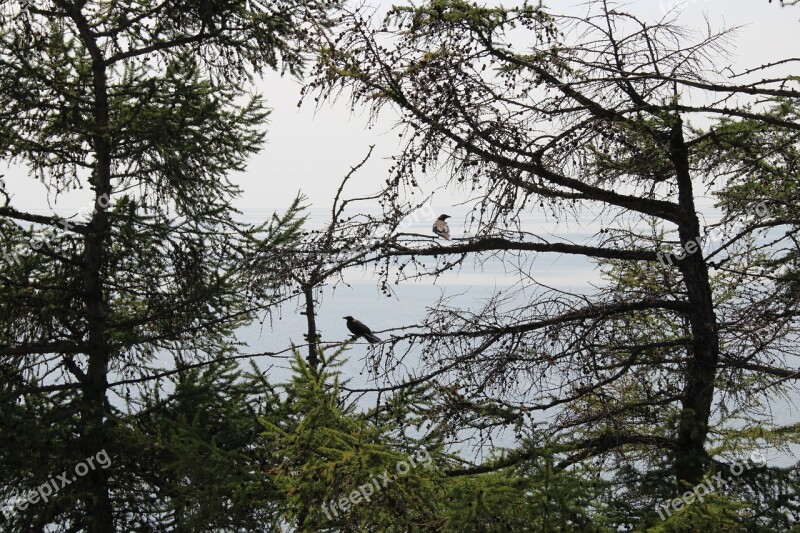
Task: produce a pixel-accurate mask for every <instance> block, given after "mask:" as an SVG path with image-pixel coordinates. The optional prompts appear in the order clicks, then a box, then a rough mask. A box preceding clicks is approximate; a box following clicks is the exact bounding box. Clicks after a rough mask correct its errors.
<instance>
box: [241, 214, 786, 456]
mask: <svg viewBox="0 0 800 533" xmlns="http://www.w3.org/2000/svg"><path fill="white" fill-rule="evenodd" d="M435 211H436V212H438V211H439V209H436V210H435ZM449 211H453V209H452V208H451V209H449ZM267 213H268V211H267V210H252V211H248V212H246V213H245V217H246V219H247V220H249V221H251V222H258V221H261V220H263V219H264V216H265V215H266V214H267ZM464 215H465V212H464V211H461V212H457V213H456V214H455V216H454V218H453V219H451V222H452V221H456V222H452V223H451V232H452V233H453V235H454V237H455V236H460V235H462V234H463V228H461V227H460V224H459V223H458V222H457V221H458V220H459V219H461V220H463V216H464ZM328 217H329V211H327V210H312V211H311V217H310V220H309V225H310V227H312V228H314V227H320V225H321V224H323V223H324V222H327V220H328ZM431 223H432V220H425V221H422V220H415V221H413V222H412V223H411V224H409V225H407V226H406V227H404V228H403V231H406V232H414V233H421V234H427V233H428V232H430V225H431ZM523 226H524V227H525V228H526V229H527V230H529V231H534V230H538V231H540V232H541V233H542V234H547V233H548V232H551V231H552V230H553V228H552V225H551V223H550V222H549V221H548V220H546V219H544V218H543V217H530V218H528V219H526V220H524V221H523ZM575 229H576V231H573V232H570V233H567V234H566V235H565V238H568V239H569V240H570V241H571V242H574V243H576V244H581V243H584V242H587V241H588V239H589V238H590V236H591V235H592V233H593V228H584V227H579V228H575ZM550 240H553V239H552V237H551V238H550ZM521 274H522V275H530V276H532V277H535V279H536V280H537V282H539V283H541V284H543V285H546V286H549V287H551V288H553V289H558V290H564V291H570V292H580V293H584V294H591V292H592V291H593V290H594V288H593V287H594V286H597V285H599V284H600V282H601V279H600V276H599V274H598V272H597V269H596V268H595V265H594V264H593V263H592V262H591V261H589V260H587V259H586V258H583V257H581V256H569V255H556V254H541V255H539V256H538V257H537V258H536V260H535V261H532V262H529V263H525V264H521V265H513V264H511V263H510V262H508V261H504V260H503V259H502V258H500V257H491V258H489V259H487V260H486V261H483V262H480V263H478V262H476V261H471V260H470V261H468V262H466V263H465V264H463V265H462V267H461V268H460V269H459V270H455V271H452V272H448V273H447V274H445V275H444V276H442V277H440V278H438V279H436V280H433V279H430V278H427V279H423V280H421V281H417V282H401V283H400V284H398V285H392V289H393V294H391V296H390V297H387V296H385V295H383V294H382V293H381V291H380V288H379V282H378V280H377V278H376V277H374V276H373V275H372V274H371V272H370V271H367V272H364V271H361V270H358V271H354V272H349V273H347V274H346V276H345V282H344V283H339V284H338V285H335V286H329V287H325V288H323V289H322V290H321V291H320V293H319V301H318V306H317V312H318V316H317V326H318V330H319V332H320V333H321V336H322V342H323V343H326V342H331V343H336V342H341V341H344V340H346V339H347V338H349V332H348V331H347V329H346V327H345V321H344V320H343V318H342V317H343V316H344V315H352V316H354V317H355V318H357V319H359V320H361V321H362V322H364V323H365V324H367V325H368V326H369V327H370V328H372V330H373V331H374V332H376V333H377V334H378V335H379V336H381V337H383V338H387V337H388V335H390V334H391V333H393V331H386V330H395V329H396V328H400V327H402V326H411V325H414V324H419V323H420V322H421V321H422V320H423V319H424V318H425V316H426V314H427V312H428V310H429V309H430V308H431V307H432V306H434V305H436V303H437V301H439V300H440V299H441V298H451V300H450V305H452V306H459V307H463V308H472V309H476V308H480V307H481V306H482V304H483V302H482V301H483V300H484V299H485V298H488V297H489V296H491V295H492V294H493V293H494V292H496V291H499V292H501V293H502V292H506V291H510V290H512V289H513V288H514V286H515V285H517V284H518V283H519V279H520V275H521ZM389 279H390V280H392V279H394V278H393V277H392V276H390V278H389ZM298 305H302V302H298V303H297V304H287V305H284V306H283V307H282V308H281V309H280V310H279V311H277V312H276V313H275V314H274V315H273V316H272V320H271V323H270V321H269V319H267V321H265V323H264V325H263V326H259V325H257V324H256V325H251V326H249V327H247V328H244V329H242V330H241V331H240V332H239V335H238V338H239V340H241V341H243V342H246V343H247V344H248V345H249V347H250V350H251V352H255V353H258V352H274V351H279V350H282V349H285V348H286V347H288V346H290V345H291V344H292V343H294V344H297V345H300V344H303V342H304V341H303V334H304V333H305V331H306V318H305V316H303V315H301V314H300V311H301V309H300V308H299V307H298ZM370 350H371V348H370V347H369V345H368V344H366V343H365V342H359V343H355V344H353V345H351V347H350V349H349V351H348V352H347V354H346V355H347V357H348V360H347V362H346V364H345V365H344V367H343V368H342V371H343V377H344V378H345V379H347V380H349V383H348V386H349V387H352V388H368V387H370V386H372V387H374V386H375V385H376V383H375V381H374V380H372V379H371V378H370V376H371V374H370V372H369V368H368V365H367V356H368V354H369V353H370ZM303 353H305V352H303ZM415 357H416V356H415V355H414V354H413V353H412V354H410V357H407V358H406V359H405V360H404V362H403V363H404V364H403V365H401V366H400V372H398V373H396V375H395V377H394V382H397V381H399V380H401V379H402V378H403V377H405V376H406V375H409V374H411V375H416V373H417V372H419V371H421V364H420V361H419V360H418V359H415ZM256 361H257V363H258V364H259V366H261V367H262V368H269V369H270V370H269V373H270V376H271V379H272V380H273V382H275V383H278V382H284V381H286V380H288V379H289V377H290V368H289V365H290V361H291V355H290V354H285V355H283V356H279V357H277V358H273V357H269V358H257V359H256ZM379 384H385V383H384V382H382V381H381V382H379ZM361 401H362V403H363V404H364V405H365V406H366V405H367V404H370V403H371V402H372V401H373V397H371V396H369V395H367V396H365V397H364V398H362V400H361ZM772 413H773V416H774V418H775V421H776V423H784V424H785V423H789V422H791V421H792V420H793V419H795V418H796V412H795V407H794V405H793V404H792V403H791V401H789V400H786V399H776V400H774V401H773V404H772ZM540 416H545V418H540V419H539V420H541V421H545V422H546V415H540ZM495 444H497V445H501V446H511V445H513V436H512V435H508V434H504V435H500V436H499V438H498V439H497V440H495ZM793 449H794V451H795V452H797V451H798V448H797V447H793ZM473 453H475V454H476V455H480V453H479V452H474V450H473ZM766 456H767V459H768V461H769V463H770V464H775V465H779V466H790V465H792V464H794V462H795V458H794V456H793V455H792V453H786V452H780V451H777V450H767V451H766Z"/></svg>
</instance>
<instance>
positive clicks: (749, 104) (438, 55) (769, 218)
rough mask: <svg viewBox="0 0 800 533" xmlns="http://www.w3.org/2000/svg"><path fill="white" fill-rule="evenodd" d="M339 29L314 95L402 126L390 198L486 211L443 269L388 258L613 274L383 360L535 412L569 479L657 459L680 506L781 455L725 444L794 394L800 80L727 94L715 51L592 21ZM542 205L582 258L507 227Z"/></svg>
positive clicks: (717, 36) (439, 328) (450, 9)
mask: <svg viewBox="0 0 800 533" xmlns="http://www.w3.org/2000/svg"><path fill="white" fill-rule="evenodd" d="M343 27H344V29H342V30H341V31H340V32H339V33H338V35H337V37H336V38H335V39H332V40H330V41H327V42H326V43H325V45H324V46H323V47H322V50H321V53H320V58H321V59H320V61H319V62H318V64H317V67H316V70H315V77H314V79H313V81H312V82H311V83H310V84H309V86H308V88H307V91H308V92H309V93H313V92H317V93H320V94H321V95H322V96H323V97H327V98H334V97H336V96H337V95H340V94H343V93H342V88H344V89H346V90H347V92H346V93H344V94H348V95H350V96H351V97H352V100H353V103H354V104H364V105H368V106H371V108H372V110H373V111H374V112H376V113H377V112H378V111H379V110H381V109H383V108H384V107H388V106H393V107H394V108H395V109H397V110H398V111H399V112H400V113H401V114H402V126H403V127H404V130H403V131H404V133H405V135H406V139H407V144H406V145H405V148H404V150H403V152H402V154H401V155H400V157H398V159H397V163H396V165H395V166H394V167H393V170H392V172H393V176H392V178H391V180H390V181H391V182H392V183H394V184H395V189H394V191H393V193H394V194H396V195H399V194H400V193H401V192H402V189H403V188H404V187H406V188H408V189H411V190H414V189H417V188H418V187H419V185H418V179H417V178H418V174H419V173H420V172H425V171H426V170H427V169H432V168H436V169H438V168H440V167H444V168H446V169H447V170H448V171H449V173H448V179H447V180H446V181H447V184H448V185H451V186H461V187H466V188H467V189H468V190H470V191H472V192H473V195H476V196H477V197H479V198H480V200H479V201H478V202H477V203H476V206H475V210H474V213H475V214H476V218H477V221H476V223H475V224H474V225H473V228H474V230H475V231H474V235H473V236H472V237H470V238H467V239H464V240H463V241H461V242H457V243H455V244H453V245H452V246H450V247H448V248H447V249H446V250H443V249H442V248H441V247H430V246H424V245H423V246H419V245H418V244H414V243H409V242H404V241H403V239H400V238H398V239H395V240H394V242H391V243H389V244H388V245H387V246H389V247H390V248H392V251H391V252H390V254H391V255H394V256H396V257H398V261H403V259H402V258H405V257H408V256H411V257H412V258H418V257H422V256H433V257H440V256H445V259H444V260H445V261H459V260H460V259H461V258H463V257H465V256H466V255H467V254H504V255H505V256H507V255H512V254H513V255H516V256H522V257H526V256H529V255H532V254H549V253H557V254H573V255H577V256H583V257H586V258H590V259H591V260H593V261H599V262H606V263H608V264H611V265H612V268H611V269H610V272H609V275H608V276H607V278H606V280H607V283H606V285H605V286H604V287H602V288H601V289H600V290H598V291H596V292H594V293H592V294H589V295H585V294H570V293H565V292H563V291H555V290H550V289H549V288H547V287H544V286H541V285H539V284H537V283H536V281H535V274H534V273H533V272H528V271H523V272H521V274H522V279H531V278H533V280H532V281H530V282H529V283H528V286H527V287H526V288H527V289H528V294H530V293H531V292H532V291H533V292H534V296H533V297H528V296H520V298H525V299H526V301H527V303H526V305H516V306H513V307H508V308H506V307H504V306H503V304H502V302H503V299H502V298H500V297H499V296H498V297H497V298H495V299H493V300H492V301H491V302H489V303H488V304H487V305H486V306H485V307H484V308H482V309H476V310H467V309H461V308H447V307H445V306H440V307H438V308H437V309H435V310H434V311H433V312H432V313H431V315H430V316H429V317H428V319H427V321H426V323H425V324H423V325H422V327H419V328H417V329H413V330H410V331H408V332H407V333H406V334H405V335H403V336H399V337H397V338H395V339H394V341H393V344H392V346H402V343H406V342H408V343H413V344H417V345H420V346H421V347H422V351H423V360H424V361H427V367H426V368H427V370H428V372H429V373H428V376H429V377H431V379H432V376H438V378H437V379H439V378H441V377H442V376H444V375H447V376H449V379H450V382H451V383H452V384H453V385H454V386H455V387H456V388H458V390H459V391H460V393H461V396H462V397H463V399H464V402H463V403H465V404H472V405H486V404H487V403H488V404H493V405H498V406H503V407H504V408H505V409H508V410H511V411H515V412H516V413H518V416H510V417H509V419H510V420H518V419H519V416H522V415H524V414H526V413H531V412H544V413H546V414H550V415H551V420H552V424H551V425H550V428H549V432H550V434H551V437H552V440H553V441H554V442H555V443H556V444H557V446H558V447H559V448H558V452H559V454H560V457H561V458H562V459H561V461H560V462H559V465H558V466H560V467H562V468H563V467H566V466H568V465H571V464H575V463H579V462H584V461H587V460H589V459H591V458H597V459H598V460H602V459H603V458H616V461H615V464H616V467H617V468H618V467H619V466H620V465H624V464H627V463H631V462H637V463H638V462H643V463H645V464H656V463H658V462H660V461H662V460H663V459H666V460H667V464H668V468H669V472H670V473H671V475H672V479H673V483H672V485H671V489H667V490H675V489H680V488H682V486H683V484H684V483H688V484H690V485H694V484H696V483H698V482H699V481H700V480H701V479H702V478H703V477H704V475H706V473H707V472H708V471H709V469H710V468H711V467H712V464H713V463H714V461H715V460H722V461H728V462H730V461H733V460H734V459H735V457H736V456H737V454H741V453H743V452H746V451H747V450H748V449H751V448H752V447H754V446H758V445H763V444H764V442H765V441H766V442H770V441H771V439H773V438H774V437H776V436H777V435H778V434H781V435H782V439H783V440H782V442H784V443H787V442H794V441H796V439H797V432H796V428H795V427H794V426H791V425H788V426H785V427H779V426H772V425H769V424H763V431H754V430H753V429H754V428H752V427H747V428H746V429H745V430H743V431H737V430H736V428H735V427H734V424H735V421H737V420H741V419H743V418H745V419H748V420H753V419H758V420H759V421H760V422H761V423H764V422H766V420H764V419H763V418H761V417H760V415H759V409H760V407H761V406H762V405H764V404H768V403H769V402H770V399H771V398H773V397H774V396H773V395H774V394H775V393H776V392H777V391H778V390H779V387H784V388H785V389H784V390H796V388H795V384H796V380H797V378H798V377H800V376H798V374H797V372H796V371H795V370H794V369H793V368H792V366H791V363H790V360H791V356H793V355H796V354H797V343H796V338H797V333H798V299H797V296H798V293H797V291H796V290H795V289H794V287H795V286H796V281H795V280H796V277H795V274H794V273H796V270H794V271H793V270H791V265H793V264H796V257H797V246H798V245H797V241H796V234H797V231H798V224H797V220H796V216H794V215H792V214H791V213H795V212H796V211H797V200H798V198H797V196H796V194H794V193H793V192H792V193H788V194H787V193H786V192H781V191H793V190H795V189H793V187H792V183H794V181H795V180H796V168H795V166H796V165H795V163H794V161H795V157H794V154H795V152H796V150H797V134H798V131H800V125H799V124H798V121H797V108H796V104H797V99H798V97H800V91H799V90H798V88H797V84H796V80H794V79H793V78H790V77H785V76H779V75H775V76H770V75H769V74H767V73H766V72H765V71H768V70H769V69H770V67H769V66H765V67H760V68H757V69H754V70H750V71H745V72H743V73H741V74H740V75H733V74H729V73H728V72H727V71H725V70H723V69H721V68H720V67H718V65H719V64H720V62H719V59H718V58H719V56H721V55H724V54H725V46H727V43H728V42H729V40H730V38H731V35H730V34H729V33H728V32H725V31H723V32H720V33H709V34H706V35H703V36H702V37H701V38H700V39H699V40H698V42H696V43H694V42H689V34H688V33H687V32H686V31H685V30H684V29H682V28H678V27H674V26H671V25H670V24H669V23H668V22H665V21H662V22H659V23H650V22H646V21H642V20H640V19H638V18H637V17H635V16H634V15H633V14H631V13H627V12H625V11H622V10H620V9H619V8H617V7H616V6H611V5H609V3H608V2H593V3H592V4H591V10H590V12H589V15H588V17H587V18H586V20H576V19H575V18H573V17H567V16H565V17H561V16H558V15H552V14H550V13H547V12H546V11H545V10H544V9H543V8H541V7H540V6H531V5H525V6H522V7H517V8H502V7H492V8H488V7H480V6H478V5H476V4H472V3H469V2H465V1H461V0H431V1H429V2H426V3H424V4H423V5H422V6H420V7H398V8H395V9H394V10H392V12H391V13H390V15H389V16H388V17H387V19H386V20H385V21H384V22H383V23H374V22H373V21H371V20H370V19H369V18H368V17H365V16H364V15H363V14H362V13H361V12H359V11H357V10H356V11H354V12H352V13H350V14H349V17H348V20H347V21H346V22H345V23H344V25H343ZM777 64H780V62H777ZM756 168H757V169H759V172H761V173H765V174H767V173H768V177H767V178H768V179H767V181H766V182H758V181H756V179H755V178H753V177H751V176H752V174H751V172H752V171H753V170H754V169H756ZM756 183H763V184H762V186H761V194H756V191H757V190H758V189H757V187H756ZM704 187H705V188H707V190H709V191H710V193H711V194H714V195H716V196H717V198H718V202H719V206H720V207H721V209H722V210H723V213H724V219H723V223H722V225H720V226H719V227H718V228H711V227H709V226H706V227H705V228H704V226H703V224H702V223H701V220H702V218H703V217H702V215H703V213H702V210H701V208H700V206H699V204H698V200H699V198H700V197H701V196H703V192H702V191H703V188H704ZM757 204H758V205H762V206H763V207H764V208H765V212H764V213H757V212H756V211H755V210H754V209H753V208H754V206H756V205H757ZM544 208H548V209H549V211H550V212H551V214H552V215H554V216H556V217H559V218H560V219H562V220H580V217H581V216H582V215H590V214H591V215H592V216H598V217H600V220H601V221H602V222H603V226H604V227H603V229H602V230H601V231H600V232H599V233H598V234H597V235H596V236H595V238H594V239H593V240H591V241H590V242H587V243H582V244H575V243H571V242H566V241H560V242H559V241H554V240H547V239H545V238H544V237H542V236H540V235H536V234H531V233H529V232H526V231H524V228H520V227H519V225H516V226H515V225H514V224H515V223H519V220H520V217H521V216H522V215H524V214H525V213H532V212H538V210H539V209H544ZM711 229H715V232H714V236H715V237H716V239H718V240H719V242H714V243H708V244H706V246H708V245H709V244H710V249H709V250H706V249H705V247H703V245H702V244H700V245H698V243H703V239H704V238H705V237H707V236H708V235H707V232H708V231H710V230H711ZM764 231H767V236H768V238H769V239H770V240H769V242H768V243H767V244H764V243H763V242H761V241H759V235H762V234H761V233H759V232H764ZM699 248H703V249H702V250H699ZM767 268H768V269H771V271H765V270H764V269H767ZM389 349H390V350H391V349H392V347H389ZM426 354H427V355H428V356H431V357H430V358H429V359H426ZM476 424H477V422H476ZM709 448H713V449H714V450H715V451H712V452H711V453H709Z"/></svg>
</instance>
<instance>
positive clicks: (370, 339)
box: [364, 333, 381, 344]
mask: <svg viewBox="0 0 800 533" xmlns="http://www.w3.org/2000/svg"><path fill="white" fill-rule="evenodd" d="M364 338H365V339H367V341H368V342H369V343H370V344H377V343H379V342H381V339H380V337H378V336H377V335H374V334H372V333H367V334H365V335H364Z"/></svg>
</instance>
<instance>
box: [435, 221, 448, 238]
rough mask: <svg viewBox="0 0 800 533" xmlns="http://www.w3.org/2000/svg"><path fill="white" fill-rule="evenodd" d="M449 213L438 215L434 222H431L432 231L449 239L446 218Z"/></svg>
mask: <svg viewBox="0 0 800 533" xmlns="http://www.w3.org/2000/svg"><path fill="white" fill-rule="evenodd" d="M448 218H450V215H439V218H437V219H436V222H434V223H433V232H434V233H435V234H436V235H438V236H439V237H444V238H445V239H447V240H448V241H449V240H450V227H449V226H448V225H447V219H448Z"/></svg>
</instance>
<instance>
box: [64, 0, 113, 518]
mask: <svg viewBox="0 0 800 533" xmlns="http://www.w3.org/2000/svg"><path fill="white" fill-rule="evenodd" d="M73 20H74V21H75V23H76V25H77V27H78V31H79V33H80V36H81V39H82V41H83V43H84V45H85V46H86V49H87V51H88V52H89V54H90V56H91V59H92V83H93V92H94V102H93V115H94V131H93V135H92V144H93V145H94V146H93V149H94V155H95V164H94V169H93V171H92V177H91V184H92V186H93V188H94V193H95V198H94V200H95V205H94V210H93V212H92V218H91V221H90V223H89V227H88V231H87V234H86V237H85V241H84V242H85V249H84V277H83V290H84V295H83V298H84V303H85V305H86V318H87V326H88V328H87V330H88V331H87V341H88V342H87V343H88V349H87V357H88V361H87V365H88V366H87V371H86V378H87V380H86V382H85V383H84V385H83V387H82V402H81V403H82V406H81V421H82V427H81V446H80V448H81V450H82V452H83V453H84V455H85V456H86V457H89V456H95V455H96V454H97V453H99V452H100V451H101V450H104V449H105V445H106V436H105V428H104V424H103V422H104V418H105V412H106V404H107V398H106V391H107V389H108V380H107V374H108V360H109V357H110V355H111V350H110V346H109V344H108V339H107V329H108V325H107V322H106V319H107V316H106V309H105V299H104V295H103V278H102V275H103V274H102V269H103V264H104V260H105V258H104V256H105V247H106V246H107V241H108V237H109V232H110V223H109V219H108V213H107V211H106V209H105V207H106V206H107V205H108V200H109V199H110V197H111V139H110V132H109V108H108V83H107V81H108V80H107V76H106V63H105V59H104V57H103V54H102V51H101V50H100V48H99V47H98V46H97V42H96V40H95V37H94V35H93V34H92V31H91V29H90V27H89V25H88V23H87V21H86V19H85V18H84V16H83V14H82V13H81V12H80V8H79V7H76V8H75V13H74V14H73ZM82 482H83V486H84V487H85V491H86V492H85V493H86V501H85V502H84V503H85V505H86V510H87V514H89V522H88V524H87V531H89V532H90V533H94V532H98V533H100V532H109V531H114V521H113V514H112V508H111V498H110V495H109V485H108V476H107V475H106V471H105V470H104V469H102V468H97V467H95V468H93V469H90V470H89V472H88V473H87V474H86V476H85V477H84V478H83V479H82Z"/></svg>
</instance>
